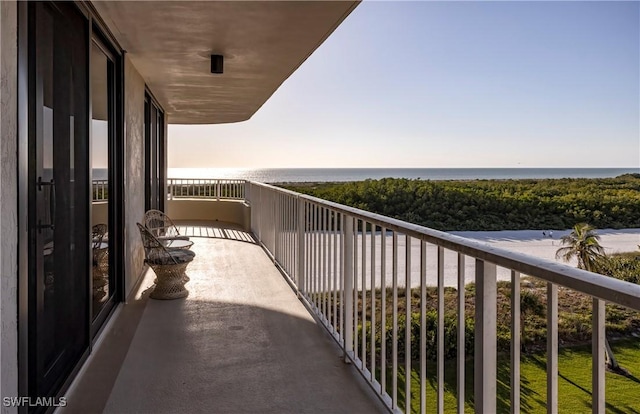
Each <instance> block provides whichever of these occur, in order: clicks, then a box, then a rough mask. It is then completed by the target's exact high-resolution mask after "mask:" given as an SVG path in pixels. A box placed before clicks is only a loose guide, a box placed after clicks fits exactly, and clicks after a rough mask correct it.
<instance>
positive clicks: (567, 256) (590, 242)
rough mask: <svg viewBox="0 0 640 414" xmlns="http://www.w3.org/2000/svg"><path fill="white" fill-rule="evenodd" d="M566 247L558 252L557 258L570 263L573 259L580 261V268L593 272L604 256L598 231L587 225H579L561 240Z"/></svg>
mask: <svg viewBox="0 0 640 414" xmlns="http://www.w3.org/2000/svg"><path fill="white" fill-rule="evenodd" d="M560 242H561V243H562V244H563V245H564V247H561V248H559V249H558V251H557V252H556V258H557V259H559V258H562V259H563V260H564V261H565V262H568V261H569V260H571V259H572V258H574V257H576V258H577V259H578V268H580V269H584V270H588V271H591V270H592V269H593V264H594V263H595V261H596V260H597V259H598V258H599V257H601V256H604V249H603V248H602V246H600V236H599V235H598V234H597V233H596V229H595V228H594V227H592V226H591V225H589V224H587V223H578V224H576V225H575V226H573V230H572V231H571V233H569V234H568V235H566V236H563V237H561V238H560Z"/></svg>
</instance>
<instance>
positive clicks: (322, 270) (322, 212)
mask: <svg viewBox="0 0 640 414" xmlns="http://www.w3.org/2000/svg"><path fill="white" fill-rule="evenodd" d="M325 211H326V209H325V208H324V207H322V208H320V235H319V237H320V263H319V264H318V267H319V268H320V312H321V314H320V320H324V319H325V315H326V314H327V307H326V303H325V297H326V295H325V292H326V290H327V286H326V285H325V275H326V273H327V269H326V267H325V255H326V254H327V244H326V237H325V236H326V233H325V229H324V216H325Z"/></svg>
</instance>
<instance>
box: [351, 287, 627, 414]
mask: <svg viewBox="0 0 640 414" xmlns="http://www.w3.org/2000/svg"><path fill="white" fill-rule="evenodd" d="M465 290H466V292H465V329H464V330H465V341H464V343H465V354H466V355H467V357H468V358H467V361H466V364H465V365H466V368H465V370H466V372H467V376H466V380H465V381H466V394H465V397H466V398H465V401H466V410H467V411H468V412H472V411H473V343H474V309H475V297H474V293H475V292H474V291H475V285H474V284H469V285H467V286H466V289H465ZM383 292H384V294H385V296H386V323H385V325H386V335H384V339H383V335H382V324H381V323H380V321H381V318H382V312H381V303H382V301H381V299H382V295H383ZM510 293H511V286H510V282H498V289H497V310H498V312H497V316H498V318H497V345H498V412H499V413H506V412H509V404H510V403H509V401H510V396H509V392H510V387H509V375H510V364H509V355H510V345H511V331H510V321H511V306H510V301H511V295H510ZM546 293H547V292H546V284H545V283H544V282H540V281H535V280H533V279H531V280H530V279H528V278H525V279H523V280H522V290H521V350H522V357H521V399H522V412H523V413H538V412H540V413H542V412H545V410H546V368H545V364H546V359H545V358H546V356H545V350H546V340H547V324H546V303H547V298H546ZM457 297H458V293H457V290H456V289H454V288H445V298H444V304H445V315H444V332H445V337H444V347H445V349H444V356H445V359H446V363H445V412H454V411H455V407H456V361H455V356H456V353H457V316H456V310H457V307H456V306H457ZM365 303H366V305H365V309H364V313H365V314H366V321H367V322H366V329H365V339H366V340H365V342H366V344H367V345H366V348H367V355H368V356H367V368H368V369H371V361H370V358H371V357H370V354H369V352H370V346H371V338H372V335H371V334H372V329H371V319H372V309H371V297H367V301H366V302H365ZM375 303H376V308H375V320H376V329H375V339H374V341H375V342H374V347H375V349H376V355H378V356H379V355H381V351H382V346H381V345H382V342H383V341H384V342H385V355H386V361H387V369H386V374H387V392H388V393H389V395H391V393H392V386H393V385H392V373H391V370H392V366H391V359H392V347H393V329H392V326H393V325H392V317H391V315H392V314H391V312H392V309H393V292H392V290H391V289H386V291H383V290H380V289H378V290H376V291H375ZM407 303H410V306H411V311H410V314H411V321H410V324H411V326H410V329H409V331H410V338H409V341H410V352H411V366H412V373H411V376H412V385H411V388H412V396H411V404H412V411H413V412H419V404H420V397H419V391H420V389H419V378H420V370H419V366H420V361H419V356H420V322H421V320H420V290H419V289H411V290H410V291H409V295H408V300H407V292H406V291H405V289H402V288H399V289H398V295H397V309H398V327H397V331H396V335H397V343H398V354H397V355H398V373H399V374H398V386H397V393H398V398H399V400H400V401H401V402H400V406H401V407H403V405H404V402H403V401H404V389H405V386H404V364H405V360H406V359H405V358H406V354H405V352H404V344H405V338H406V337H405V328H406V318H405V314H406V307H407ZM425 306H426V309H427V312H426V313H425V321H426V323H425V330H426V336H425V337H426V346H425V351H426V357H427V372H426V379H427V384H428V385H427V390H426V392H427V402H428V406H429V407H427V411H428V412H429V411H433V410H435V405H436V398H437V397H436V390H437V373H436V366H437V364H436V357H437V355H436V349H437V333H436V332H437V312H436V311H435V310H434V309H436V308H437V289H436V288H434V287H429V288H427V292H426V302H425ZM357 309H358V320H359V321H362V314H363V312H362V298H361V297H359V300H358V305H357ZM606 311H607V318H606V329H607V334H608V336H609V338H610V339H615V340H614V341H612V342H611V346H612V348H613V353H614V354H615V355H616V359H617V361H618V363H619V364H620V366H622V367H624V368H625V370H626V371H627V372H628V375H619V374H615V373H613V372H608V373H607V379H606V381H607V408H608V411H609V412H614V413H634V412H636V413H640V397H638V396H639V395H640V379H638V377H640V341H638V339H637V338H638V337H640V313H638V312H635V311H631V310H629V309H626V308H623V307H620V306H616V305H611V304H607V306H606ZM591 313H592V298H591V297H589V296H587V295H583V294H580V293H576V292H574V291H571V290H570V289H565V288H563V287H559V288H558V337H559V343H560V349H559V354H558V360H559V395H560V399H559V406H558V409H559V412H567V413H574V412H589V411H590V402H591V348H590V341H591V328H592V321H591V318H592V315H591ZM359 333H360V335H362V325H361V324H360V329H359ZM632 338H633V339H632ZM361 340H362V337H361V336H360V337H359V338H358V344H359V345H360V341H361ZM358 350H359V351H360V347H358ZM376 361H377V362H376V373H377V374H376V375H377V379H378V380H379V379H380V370H379V367H380V364H381V359H380V357H377V358H376ZM634 410H635V411H634Z"/></svg>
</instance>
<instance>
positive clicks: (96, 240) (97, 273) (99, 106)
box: [91, 42, 114, 319]
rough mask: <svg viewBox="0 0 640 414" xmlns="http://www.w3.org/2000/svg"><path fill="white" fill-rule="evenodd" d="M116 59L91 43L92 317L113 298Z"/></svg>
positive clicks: (96, 44) (94, 43)
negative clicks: (112, 151) (111, 168)
mask: <svg viewBox="0 0 640 414" xmlns="http://www.w3.org/2000/svg"><path fill="white" fill-rule="evenodd" d="M113 71H114V65H113V61H112V60H111V59H110V57H109V56H107V54H106V53H105V51H104V50H103V48H102V47H101V46H100V45H99V44H98V43H96V42H92V43H91V110H92V115H91V171H92V177H93V191H92V192H93V205H92V240H91V249H92V277H91V286H92V288H91V291H92V294H91V296H92V318H93V319H95V318H96V317H97V316H98V315H99V314H100V312H101V311H102V309H103V308H104V307H105V305H106V304H107V303H108V302H109V300H110V299H111V298H112V297H113V293H114V289H113V283H112V282H113V281H112V279H113V276H112V272H110V266H109V256H110V255H109V250H110V249H109V246H110V243H109V225H110V220H109V215H110V211H111V206H110V204H111V201H110V200H111V197H110V194H109V193H110V191H109V190H110V189H111V187H112V183H111V180H110V177H111V174H110V171H109V165H110V164H109V148H110V145H111V141H112V136H113V131H114V128H113V88H114V76H113V74H114V72H113Z"/></svg>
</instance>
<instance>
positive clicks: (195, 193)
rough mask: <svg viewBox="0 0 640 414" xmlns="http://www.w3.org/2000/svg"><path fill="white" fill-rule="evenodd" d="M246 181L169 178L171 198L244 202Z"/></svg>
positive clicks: (168, 184) (168, 185)
mask: <svg viewBox="0 0 640 414" xmlns="http://www.w3.org/2000/svg"><path fill="white" fill-rule="evenodd" d="M245 185H246V181H245V180H221V179H208V178H169V180H168V181H167V192H168V194H167V196H168V197H169V198H210V199H215V200H244V199H245Z"/></svg>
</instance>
